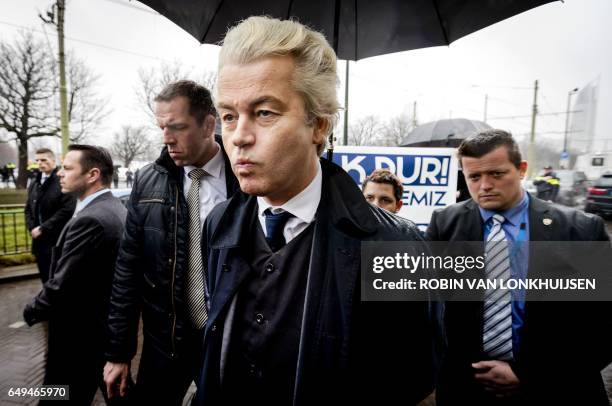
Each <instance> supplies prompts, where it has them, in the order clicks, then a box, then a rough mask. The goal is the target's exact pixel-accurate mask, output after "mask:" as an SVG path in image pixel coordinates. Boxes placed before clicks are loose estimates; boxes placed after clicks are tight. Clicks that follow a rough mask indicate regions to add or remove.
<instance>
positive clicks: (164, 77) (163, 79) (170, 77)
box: [136, 61, 217, 119]
mask: <svg viewBox="0 0 612 406" xmlns="http://www.w3.org/2000/svg"><path fill="white" fill-rule="evenodd" d="M138 77H139V79H140V83H139V84H138V86H137V88H136V98H137V102H138V104H139V105H140V106H142V108H143V110H144V112H145V114H146V115H147V116H148V117H149V118H150V119H153V118H154V116H155V115H154V112H153V108H154V102H153V99H154V98H155V96H157V94H158V93H159V92H160V91H161V90H162V89H163V88H164V86H166V85H167V84H169V83H172V82H176V81H177V80H183V79H190V80H193V81H195V82H197V83H199V84H201V85H202V86H204V87H206V88H207V89H209V90H212V88H213V87H214V85H215V82H216V81H217V75H216V74H215V73H214V72H210V71H203V72H200V73H195V72H194V71H193V70H192V69H187V68H185V67H184V66H183V65H182V64H181V63H180V62H179V61H174V62H173V63H166V62H164V63H162V64H161V65H160V66H159V67H156V68H149V69H145V68H141V69H139V70H138Z"/></svg>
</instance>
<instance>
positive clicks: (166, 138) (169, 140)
mask: <svg viewBox="0 0 612 406" xmlns="http://www.w3.org/2000/svg"><path fill="white" fill-rule="evenodd" d="M162 143H163V144H164V145H172V144H175V143H176V138H175V137H174V134H173V133H172V131H170V130H169V129H168V127H166V128H163V129H162Z"/></svg>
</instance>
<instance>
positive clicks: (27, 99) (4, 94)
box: [0, 33, 59, 188]
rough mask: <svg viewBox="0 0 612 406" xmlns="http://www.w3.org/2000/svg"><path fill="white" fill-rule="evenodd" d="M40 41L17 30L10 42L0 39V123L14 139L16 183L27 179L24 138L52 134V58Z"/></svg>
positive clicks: (19, 184)
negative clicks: (16, 170) (18, 35)
mask: <svg viewBox="0 0 612 406" xmlns="http://www.w3.org/2000/svg"><path fill="white" fill-rule="evenodd" d="M45 49H46V48H45V46H44V44H42V43H40V42H38V41H35V40H34V38H33V36H32V34H31V33H24V34H21V36H20V38H19V39H18V40H17V41H16V43H15V44H14V45H10V44H7V43H5V42H1V43H0V127H1V128H3V129H4V130H5V131H6V133H7V135H8V136H9V137H13V138H12V139H14V140H16V141H17V149H18V161H19V174H18V178H17V187H20V188H24V187H25V186H26V183H27V164H28V140H29V139H30V138H33V137H44V136H50V135H56V134H57V132H58V130H59V128H58V125H57V122H56V120H55V117H54V114H49V113H53V110H51V111H50V109H49V106H53V105H54V98H55V81H54V80H53V77H52V76H51V75H52V72H53V70H54V66H53V64H54V61H53V58H52V57H51V55H50V54H49V53H48V52H46V51H45Z"/></svg>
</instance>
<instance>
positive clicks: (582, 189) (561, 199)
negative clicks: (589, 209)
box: [556, 169, 589, 207]
mask: <svg viewBox="0 0 612 406" xmlns="http://www.w3.org/2000/svg"><path fill="white" fill-rule="evenodd" d="M556 174H557V177H558V178H559V184H560V185H559V194H558V195H557V200H556V202H557V203H559V204H562V205H564V206H570V207H573V206H578V205H580V206H582V204H583V203H584V199H585V198H586V195H587V190H588V188H589V182H588V180H587V177H586V175H585V173H584V172H582V171H575V170H565V169H563V170H558V171H556Z"/></svg>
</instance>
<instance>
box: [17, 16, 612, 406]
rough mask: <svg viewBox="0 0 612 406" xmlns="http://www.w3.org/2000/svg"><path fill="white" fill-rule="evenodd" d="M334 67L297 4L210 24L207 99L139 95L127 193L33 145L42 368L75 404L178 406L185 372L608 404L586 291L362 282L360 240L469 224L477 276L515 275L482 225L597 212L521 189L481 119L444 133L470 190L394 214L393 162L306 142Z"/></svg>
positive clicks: (334, 395)
mask: <svg viewBox="0 0 612 406" xmlns="http://www.w3.org/2000/svg"><path fill="white" fill-rule="evenodd" d="M336 65H337V64H336V55H335V53H334V51H333V50H332V48H331V47H330V45H329V44H328V42H327V41H326V40H325V38H324V37H323V35H322V34H320V33H318V32H315V31H313V30H311V29H309V28H307V27H305V26H303V25H301V24H300V23H298V22H295V21H282V20H277V19H272V18H268V17H250V18H248V19H246V20H244V21H242V22H241V23H239V24H238V25H236V26H235V27H233V28H231V29H230V30H229V31H228V33H227V35H226V37H225V40H224V41H223V45H222V48H221V52H220V55H219V66H218V72H217V78H218V82H217V87H216V89H215V92H216V93H215V97H214V102H213V97H212V96H211V93H210V91H209V90H208V89H206V88H204V87H202V86H200V85H198V84H197V83H194V82H191V81H187V80H182V81H178V82H174V83H171V84H169V85H168V86H166V87H165V88H164V89H163V90H162V91H161V92H160V93H159V94H158V95H157V96H156V98H155V100H154V101H155V117H156V121H157V125H158V127H159V129H160V131H161V133H162V139H163V144H164V145H165V147H164V148H163V149H162V151H161V153H160V155H159V157H158V158H157V160H155V161H154V162H152V163H150V164H148V165H146V166H145V167H143V168H141V169H140V170H138V171H137V172H136V173H135V174H134V176H133V186H132V193H131V195H130V198H129V201H128V203H127V209H126V208H125V207H123V206H122V205H121V203H120V202H119V201H118V200H117V199H116V198H115V197H113V196H112V194H111V193H110V190H109V188H110V185H111V183H112V180H113V176H114V173H115V168H114V166H113V163H112V160H111V158H110V156H109V154H108V152H107V151H106V150H105V149H104V148H101V147H96V146H89V145H72V146H71V147H70V148H69V152H68V154H67V155H66V157H65V159H64V161H63V163H62V166H61V169H59V170H58V169H55V161H54V159H55V158H54V156H53V154H52V153H51V152H50V151H49V150H39V151H37V154H36V160H37V162H38V163H39V166H40V170H41V173H40V174H39V175H38V176H37V178H36V180H35V181H34V182H32V184H31V186H30V191H29V193H30V198H29V200H28V208H27V213H29V214H28V227H29V228H30V230H31V233H32V237H33V239H34V241H36V247H35V254H36V255H37V259H38V265H39V269H40V272H41V279H42V281H43V283H44V284H43V288H42V290H41V291H40V293H39V294H38V295H37V296H36V297H35V298H34V299H33V300H32V301H31V302H30V303H29V304H28V305H27V307H26V308H25V310H24V318H25V320H26V322H27V323H28V324H29V325H32V324H34V323H37V322H40V321H43V320H46V321H48V325H49V336H48V358H47V366H46V371H45V377H44V384H46V385H69V388H70V402H72V403H73V404H78V405H87V404H90V403H91V402H92V399H93V397H94V395H95V392H96V390H97V389H98V388H100V389H101V390H102V392H103V393H104V396H105V399H106V400H107V401H108V403H109V404H113V403H115V402H122V403H118V404H142V405H181V404H182V403H183V401H184V397H185V394H186V392H187V390H188V387H189V386H190V385H191V384H192V383H193V382H195V384H196V386H197V393H196V396H195V397H194V399H193V400H192V404H194V405H206V406H210V405H220V404H227V405H234V404H246V403H247V402H248V404H255V405H260V404H267V405H314V404H353V403H354V404H357V403H359V404H361V403H365V404H369V403H371V404H381V405H387V404H400V403H401V404H417V403H418V402H420V401H422V400H423V399H425V398H426V397H428V396H431V394H432V392H434V390H435V396H436V398H437V399H436V401H437V404H438V405H440V406H445V405H483V406H484V405H487V406H488V405H505V406H508V405H532V404H588V405H602V406H603V405H608V399H607V395H606V392H605V389H604V385H603V382H602V378H601V376H600V374H599V371H600V370H601V368H603V367H604V366H605V365H607V364H608V363H609V362H610V361H611V360H612V357H611V355H612V352H611V351H610V349H611V348H612V347H610V345H609V342H610V341H609V339H610V330H611V324H610V319H609V313H608V314H607V317H602V318H601V319H596V318H595V316H596V315H600V314H605V313H602V310H605V309H608V307H607V306H605V305H601V304H599V303H581V304H580V306H572V304H571V303H570V304H567V303H557V302H549V303H531V302H526V301H525V298H524V296H523V297H521V296H520V292H518V293H517V294H519V296H517V297H514V296H513V298H512V299H513V300H493V299H491V298H490V297H488V296H484V294H483V296H482V297H481V300H479V301H473V302H449V303H444V304H443V305H441V304H439V303H438V304H437V306H434V305H433V303H432V302H429V301H400V302H391V301H389V302H373V301H362V300H361V288H360V287H361V277H360V274H361V272H362V265H363V264H362V263H361V261H362V259H361V258H362V257H361V249H362V244H363V243H367V242H377V241H378V242H385V241H404V242H406V241H408V242H411V243H412V244H415V245H417V246H421V247H423V249H424V250H425V249H427V242H428V241H436V242H437V241H472V242H473V241H480V242H482V244H481V251H482V252H481V254H482V253H486V254H488V255H487V258H490V259H489V260H488V261H487V263H486V272H487V273H497V274H499V275H506V276H507V275H513V276H516V275H519V276H520V275H523V276H524V275H525V274H526V272H528V270H529V258H528V256H525V255H524V253H521V252H510V251H509V250H508V249H507V247H506V246H505V245H504V244H499V242H500V241H516V240H517V239H518V240H521V241H543V240H553V241H607V240H609V238H608V235H607V234H606V232H605V229H604V223H603V221H602V220H601V219H600V218H598V217H596V216H589V215H586V214H584V213H582V212H578V211H576V210H573V209H561V208H558V207H556V206H554V205H552V204H550V203H549V202H546V201H543V200H541V199H539V198H537V197H535V196H530V195H529V194H528V193H526V192H525V191H524V190H523V189H522V187H521V179H522V178H523V176H524V175H525V171H526V168H527V162H526V161H524V160H523V159H522V157H521V153H520V151H519V149H518V146H517V144H516V142H515V141H514V139H513V138H512V136H511V135H510V134H509V133H507V132H505V131H502V130H487V131H484V132H482V133H479V134H475V135H474V136H472V137H469V138H468V139H466V140H465V141H464V142H463V143H462V144H461V146H460V147H459V150H458V154H459V160H460V163H461V166H462V168H463V173H464V176H465V180H466V184H467V187H468V190H469V194H470V196H471V199H468V200H466V201H463V202H461V203H457V204H454V205H451V206H449V207H446V208H444V209H443V210H441V211H438V212H436V213H435V214H434V215H433V217H432V219H431V223H430V225H429V228H428V229H427V231H426V233H425V234H422V233H421V232H420V231H419V230H418V228H417V227H416V226H415V224H414V223H413V222H411V221H410V220H407V219H404V218H401V217H399V216H396V215H395V214H394V213H397V212H398V211H399V210H400V208H401V206H402V196H403V186H402V182H401V180H400V179H398V178H397V176H395V175H394V174H393V173H391V172H389V171H387V170H379V171H376V172H374V173H372V174H371V175H370V176H368V177H367V178H366V179H365V181H364V182H363V185H362V188H359V187H358V185H356V184H355V182H354V181H353V180H352V179H351V178H350V177H349V175H348V174H347V173H345V172H344V171H343V170H342V169H341V168H340V167H338V166H336V165H335V164H333V163H331V162H329V161H327V160H325V159H321V158H320V156H321V154H322V153H323V151H324V150H325V144H326V140H327V138H328V136H329V134H330V133H331V131H332V130H333V128H334V126H335V124H336V121H337V117H338V111H339V108H340V105H339V103H338V100H337V95H336V83H337V72H336ZM217 115H218V117H219V120H220V121H221V130H222V131H221V132H222V134H221V135H215V134H214V130H215V123H216V117H217ZM504 247H506V248H504ZM513 295H514V292H513ZM584 312H589V313H588V314H589V315H590V317H584V316H585V315H584ZM140 320H142V332H143V348H142V356H141V358H140V364H139V368H138V374H137V376H136V379H135V382H134V381H133V380H132V371H131V365H132V361H133V359H134V356H135V355H136V353H137V342H138V331H139V322H140ZM593 320H596V321H597V323H596V324H592V323H591V322H592V321H593Z"/></svg>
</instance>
